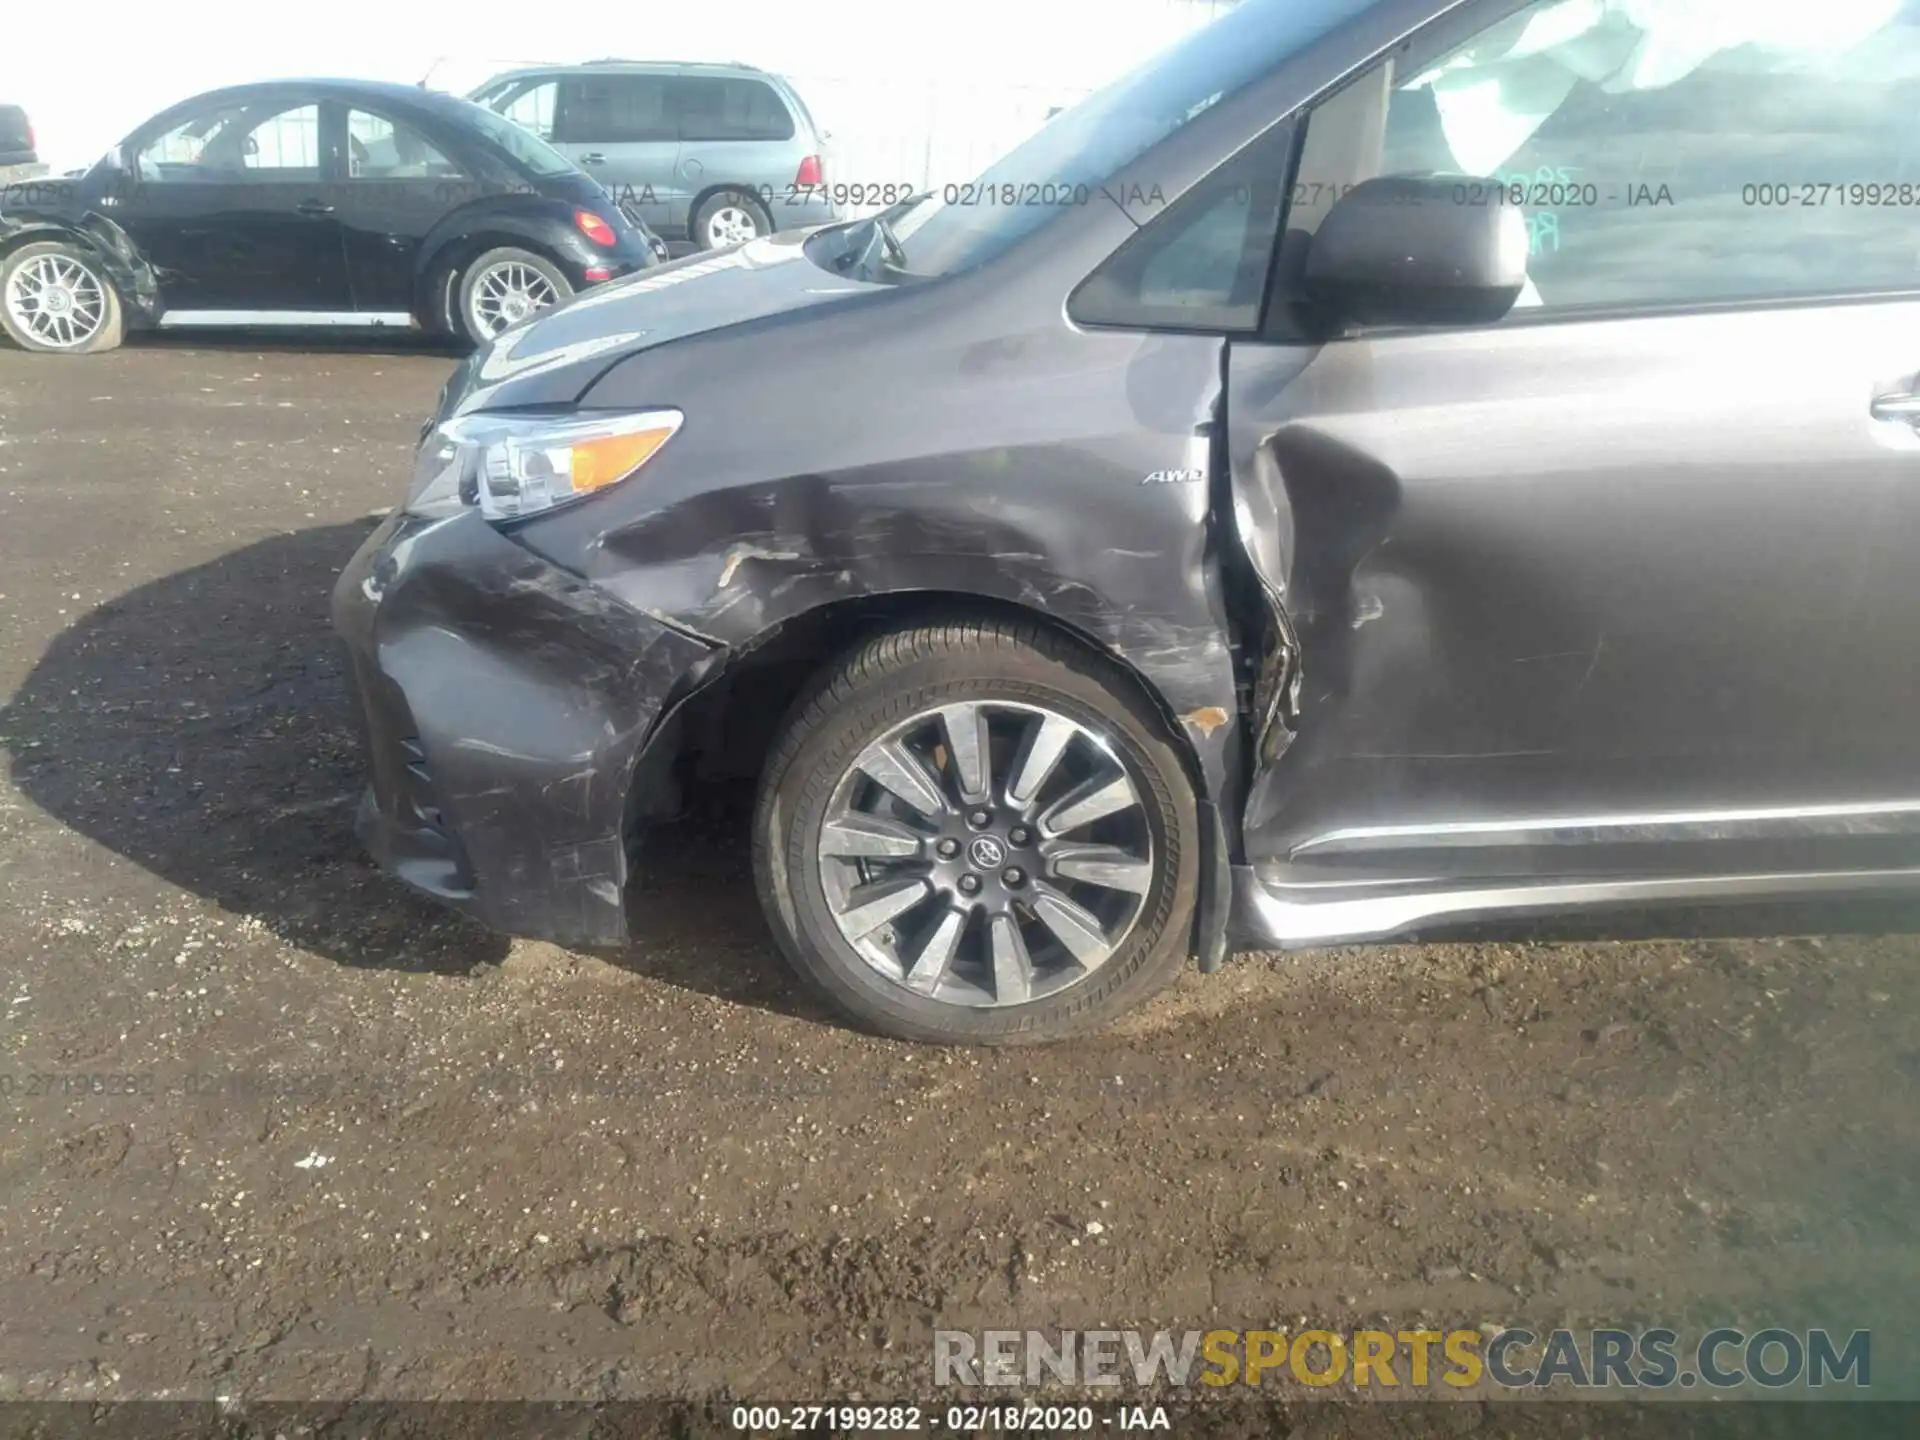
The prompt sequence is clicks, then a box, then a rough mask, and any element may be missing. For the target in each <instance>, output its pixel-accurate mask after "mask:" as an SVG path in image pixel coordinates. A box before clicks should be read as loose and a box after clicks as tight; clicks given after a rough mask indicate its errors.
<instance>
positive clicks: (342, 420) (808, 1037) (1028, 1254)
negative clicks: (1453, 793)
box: [0, 338, 1920, 1433]
mask: <svg viewBox="0 0 1920 1440" xmlns="http://www.w3.org/2000/svg"><path fill="white" fill-rule="evenodd" d="M450 364H451V361H450V359H449V358H448V357H447V356H446V355H444V354H437V353H433V352H431V351H425V350H420V349H408V348H406V347H404V346H396V347H392V348H389V349H385V350H380V349H369V348H365V347H359V348H356V347H353V346H349V345H342V346H338V347H335V348H331V349H316V348H314V347H312V346H308V345H305V344H296V343H290V342H289V343H277V342H273V341H270V340H262V339H260V338H253V339H248V340H244V341H235V342H232V343H225V344H208V343H205V342H201V343H199V344H196V345H191V346H182V345H178V344H165V343H159V342H148V343H144V344H132V345H129V346H128V347H127V348H125V349H123V350H121V351H119V352H117V353H114V354H110V355H105V356H99V357H91V358H85V359H78V360H67V361H59V360H46V359H41V358H38V357H29V356H25V355H21V354H18V353H13V352H0V620H3V621H4V625H0V697H5V699H6V708H5V709H4V710H0V757H3V758H4V760H5V780H4V783H3V784H0V917H4V922H5V923H4V925H0V986H4V991H3V992H0V1398H14V1399H18V1398H63V1399H81V1398H87V1399H105V1398H114V1397H144V1398H173V1399H207V1398H211V1397H214V1396H240V1397H248V1398H251V1399H259V1400H273V1399H277V1400H305V1399H311V1398H314V1397H327V1398H333V1399H342V1400H344V1399H349V1398H356V1397H358V1398H410V1399H447V1398H469V1399H507V1398H523V1397H543V1398H553V1399H581V1398H587V1399H616V1398H629V1397H660V1396H669V1397H681V1398H684V1399H687V1400H691V1401H704V1400H708V1399H710V1398H711V1397H714V1396H721V1395H740V1396H748V1397H759V1398H767V1399H788V1400H797V1399H815V1400H829V1399H832V1400H843V1399H846V1398H848V1397H850V1396H856V1395H857V1396H863V1397H865V1398H867V1399H870V1400H871V1399H878V1398H885V1397H888V1396H900V1395H913V1394H919V1393H922V1392H923V1391H924V1390H925V1388H926V1383H927V1377H928V1367H929V1358H930V1354H931V1338H930V1337H931V1331H932V1329H933V1327H934V1325H935V1323H936V1320H937V1321H938V1322H939V1323H940V1324H942V1325H943V1326H946V1327H951V1328H967V1329H975V1330H978V1329H984V1328H992V1327H1023V1326H1037V1327H1047V1328H1052V1327H1067V1328H1087V1327H1095V1326H1100V1325H1117V1326H1142V1327H1148V1328H1160V1327H1165V1328H1173V1329H1186V1328H1203V1329H1204V1328H1210V1327H1214V1326H1229V1327H1249V1328H1255V1327H1262V1326H1276V1325H1277V1326H1279V1327H1283V1328H1284V1327H1291V1326H1293V1325H1294V1324H1295V1323H1296V1321H1297V1320H1298V1319H1300V1318H1301V1317H1305V1318H1306V1319H1308V1320H1310V1321H1315V1322H1319V1323H1321V1324H1324V1325H1328V1326H1332V1327H1336V1328H1337V1327H1340V1326H1342V1325H1355V1324H1361V1323H1365V1322H1368V1321H1379V1320H1382V1319H1385V1321H1386V1323H1388V1324H1390V1325H1395V1326H1404V1325H1407V1324H1410V1323H1411V1322H1413V1321H1414V1320H1416V1319H1417V1318H1421V1317H1424V1318H1425V1319H1426V1320H1427V1321H1429V1322H1436V1323H1438V1324H1439V1325H1440V1326H1441V1327H1442V1328H1447V1327H1452V1326H1456V1325H1481V1324H1489V1325H1493V1324H1504V1323H1509V1322H1514V1323H1520V1322H1524V1323H1527V1324H1529V1325H1530V1326H1531V1327H1532V1328H1535V1329H1536V1330H1539V1329H1545V1328H1550V1327H1551V1326H1553V1325H1555V1324H1562V1323H1571V1324H1576V1325H1589V1324H1596V1323H1598V1324H1606V1323H1619V1324H1628V1325H1632V1324H1652V1323H1669V1324H1673V1325H1675V1326H1676V1327H1680V1328H1684V1327H1689V1326H1691V1327H1696V1328H1700V1329H1704V1328H1706V1327H1707V1326H1709V1325H1711V1324H1714V1323H1726V1324H1733V1325H1745V1326H1747V1327H1748V1328H1749V1329H1756V1328H1759V1327H1760V1326H1761V1325H1762V1324H1783V1325H1789V1326H1801V1325H1812V1324H1824V1325H1829V1326H1832V1327H1836V1328H1839V1329H1841V1330H1842V1331H1843V1332H1844V1331H1846V1330H1850V1329H1854V1328H1860V1327H1872V1328H1873V1329H1874V1330H1875V1342H1876V1343H1875V1353H1874V1364H1875V1370H1874V1381H1875V1390H1876V1392H1878V1393H1881V1394H1885V1393H1888V1392H1889V1391H1890V1390H1893V1389H1894V1388H1896V1387H1898V1386H1902V1385H1904V1386H1906V1387H1907V1388H1906V1390H1905V1392H1904V1393H1908V1394H1915V1393H1920V1387H1917V1386H1916V1385H1915V1383H1914V1377H1915V1375H1916V1372H1920V1365H1916V1363H1915V1355H1916V1351H1915V1349H1914V1346H1913V1342H1912V1340H1911V1337H1910V1335H1909V1333H1908V1332H1909V1331H1910V1329H1911V1328H1912V1326H1911V1322H1912V1321H1913V1319H1914V1310H1915V1306H1914V1303H1913V1299H1912V1297H1913V1296H1914V1295H1915V1294H1916V1281H1917V1280H1920V1249H1916V1246H1915V1214H1916V1199H1920V1186H1917V1185H1916V1181H1917V1180H1920V1165H1917V1164H1916V1155H1917V1154H1920V1150H1917V1148H1916V1147H1917V1143H1920V1123H1917V1122H1916V1118H1915V1107H1914V1105H1913V1101H1912V1097H1913V1095H1914V1090H1915V1079H1916V1076H1917V1075H1920V1033H1917V1031H1916V1025H1915V1021H1914V1017H1915V1015H1916V1011H1917V1007H1916V1003H1915V1002H1916V998H1917V997H1920V972H1917V971H1916V969H1915V966H1914V963H1913V962H1914V958H1915V951H1916V946H1915V942H1914V939H1913V938H1912V935H1911V933H1910V932H1911V931H1912V930H1914V929H1915V928H1916V926H1915V924H1914V921H1913V917H1912V916H1911V915H1905V916H1903V915H1900V914H1891V915H1874V914H1863V913H1862V912H1857V911H1856V912H1851V913H1847V914H1830V915H1821V916H1813V917H1810V916H1808V915H1807V914H1806V913H1805V912H1802V913H1801V914H1798V915H1794V916H1786V917H1771V916H1765V915H1759V914H1745V915H1740V916H1721V917H1714V919H1713V922H1712V925H1704V924H1695V923H1693V922H1691V921H1690V922H1688V923H1687V924H1685V925H1683V924H1681V922H1680V921H1679V920H1676V919H1675V918H1673V917H1666V918H1664V919H1660V920H1657V921H1649V922H1646V923H1645V924H1641V925H1639V926H1638V929H1637V938H1633V939H1629V940H1605V939H1601V938H1597V936H1595V935H1586V936H1582V935H1579V934H1571V935H1570V934H1568V933H1567V932H1565V931H1562V932H1559V933H1558V934H1556V935H1551V936H1550V935H1545V934H1542V933H1537V932H1536V933H1531V934H1529V933H1509V934H1505V935H1492V936H1486V935H1481V936H1478V937H1474V938H1472V939H1471V940H1463V939H1458V938H1456V939H1454V940H1451V941H1447V942H1445V943H1434V944H1424V945H1402V946H1393V947H1382V948H1378V949H1372V950H1345V951H1322V952H1315V953H1308V954H1301V955H1295V956H1287V957H1281V956H1246V957H1243V958H1241V959H1240V960H1239V961H1237V962H1236V963H1235V964H1233V965H1232V966H1231V967H1230V968H1229V969H1228V970H1227V971H1226V972H1225V973H1223V974H1221V975H1218V976H1213V977H1204V976H1200V975H1198V974H1193V975H1189V976H1188V977H1186V978H1185V979H1184V980H1183V981H1182V982H1181V983H1179V984H1178V985H1177V986H1175V987H1174V988H1173V989H1172V990H1171V991H1170V992H1169V993H1167V994H1166V995H1165V996H1163V997H1162V998H1161V999H1159V1000H1158V1001H1156V1002H1155V1003H1154V1004H1153V1005H1151V1006H1150V1007H1148V1008H1147V1009H1146V1010H1145V1011H1144V1012H1142V1013H1140V1014H1139V1015H1137V1016H1135V1017H1133V1018H1132V1019H1130V1020H1129V1021H1127V1022H1126V1023H1125V1024H1124V1025H1123V1026H1122V1027H1121V1028H1120V1029H1119V1030H1117V1031H1116V1032H1114V1033H1112V1034H1109V1035H1105V1036H1101V1037H1098V1038H1094V1039H1090V1040H1086V1041H1082V1042H1076V1043H1073V1044H1070V1045H1066V1046H1062V1047H1059V1048H1052V1049H1046V1050H1039V1051H1023V1052H1015V1053H1006V1054H980V1053H965V1052H946V1051H938V1050H930V1049H915V1048H911V1047H907V1046H902V1045H896V1044H892V1043H888V1042H884V1041H879V1040H875V1039H872V1038H868V1037H865V1036H861V1035H858V1034H854V1033H851V1032H850V1031H848V1030H847V1029H845V1028H843V1027H841V1026H840V1025H838V1024H837V1023H835V1022H834V1021H833V1020H832V1018H831V1017H829V1016H827V1015H825V1014H823V1013H822V1012H821V1010H820V1009H819V1008H818V1007H817V1006H816V1005H815V1004H814V1003H813V1002H812V1001H811V1000H810V999H808V998H807V997H806V996H805V995H804V994H803V993H802V992H801V991H799V990H798V989H797V988H796V986H795V985H794V984H793V983H792V982H791V981H790V980H789V979H788V977H787V975H786V974H785V972H784V971H783V969H782V967H781V964H780V962H779V960H778V958H777V957H776V956H775V954H774V953H773V950H772V947H771V944H770V942H769V939H768V937H767V935H766V932H765V930H764V928H763V926H762V923H761V921H760V918H759V914H758V911H757V908H756V906H755V903H754V900H753V895H752V889H751V884H750V880H749V877H748V875H747V870H746V865H745V862H744V847H743V844H742V838H741V831H740V827H739V822H738V819H737V816H736V815H735V814H734V812H732V811H731V810H729V809H726V808H724V807H716V808H715V809H714V810H713V812H712V813H711V814H707V815H703V816H701V817H698V818H696V819H695V820H692V821H689V822H687V824H686V825H685V827H684V828H685V833H684V834H682V835H679V836H675V837H671V843H669V844H667V845H665V846H663V847H662V854H663V855H665V856H666V857H667V858H665V859H663V860H662V861H660V862H658V864H657V865H655V866H654V868H652V869H650V870H649V871H648V872H647V873H646V874H644V875H643V876H642V877H641V879H640V881H639V883H638V886H637V890H638V892H639V893H638V894H637V896H636V900H635V903H636V905H637V906H638V907H639V909H640V911H641V912H642V914H643V916H644V920H643V925H642V929H643V935H642V937H641V939H640V941H639V943H637V944H636V945H635V946H634V947H633V948H632V949H631V951H630V953H628V954H625V955H624V956H621V957H619V958H617V959H615V960H606V959H600V958H589V957H585V956H580V955H575V954H570V953H568V952H566V951H563V950H559V949H555V948H553V947H551V946H547V945H541V944H529V943H511V944H510V943H508V942H507V941H504V940H502V939H499V938H497V937H494V936H491V935H489V934H486V933H483V932H481V931H479V930H477V929H475V928H473V927H471V926H470V925H468V924H467V923H466V922H464V921H461V920H459V919H457V918H454V917H452V916H449V915H446V914H443V913H441V912H440V911H438V910H436V909H435V908H434V907H432V906H431V905H429V904H427V903H426V902H423V901H420V900H417V899H415V898H413V897H411V896H410V895H409V894H407V893H406V892H404V891H403V890H401V889H400V888H399V887H398V886H396V885H395V884H393V883H392V882H390V881H388V880H386V879H385V878H384V877H383V876H382V875H380V874H379V872H378V871H376V870H375V869H373V868H372V867H371V866H370V864H369V863H368V862H366V861H365V860H364V859H363V858H362V857H361V856H360V855H359V853H358V852H357V851H356V849H355V846H354V844H353V841H352V838H351V836H350V834H349V833H348V829H347V821H348V818H349V813H350V801H351V798H352V797H353V795H354V794H355V792H356V790H357V788H358V786H359V784H360V772H359V764H358V758H357V755H356V752H355V742H354V738H353V730H352V726H351V721H350V717H349V715H348V714H347V713H346V710H345V707H344V698H343V690H342V676H341V665H340V662H339V658H338V656H337V655H336V654H335V652H334V650H333V648H332V645H331V641H330V636H329V634H328V631H327V624H326V607H327V595H328V590H329V587H330V585H331V583H332V580H333V577H334V575H335V574H336V572H337V571H338V569H339V567H340V566H341V565H342V563H343V562H344V561H345V560H346V558H347V556H348V555H349V554H350V553H351V552H352V550H353V548H354V547H355V545H356V544H357V543H358V542H359V539H360V537H361V536H362V535H364V534H365V533H366V531H367V530H368V529H369V528H370V526H371V525H372V523H373V522H372V520H371V519H369V518H368V517H369V515H370V514H373V513H377V512H378V511H379V510H381V509H382V508H384V507H385V506H388V505H390V504H392V503H393V502H394V501H395V499H396V498H397V491H398V489H399V487H400V485H401V483H402V480H403V477H404V474H405V470H406V461H407V453H408V448H409V445H410V443H411V440H412V437H413V434H414V432H415V429H416V427H417V425H418V423H419V420H420V418H421V416H422V414H423V413H424V412H425V411H426V410H427V408H428V407H429V405H430V403H431V401H432V399H433V397H434V394H435V392H436V390H437V389H438V387H439V385H440V383H441V381H442V379H443V378H444V377H445V374H446V372H447V370H448V369H449V367H450ZM1716 927H1717V928H1718V930H1719V931H1720V932H1721V933H1714V931H1715V928H1716ZM1810 928H1822V929H1826V930H1828V931H1829V933H1827V934H1826V935H1825V936H1824V937H1820V938H1816V937H1814V936H1811V935H1806V934H1804V932H1805V931H1807V930H1808V929H1810ZM1770 930H1779V931H1781V932H1782V933H1780V934H1769V933H1766V932H1768V931H1770ZM1843 930H1852V931H1854V932H1856V933H1852V934H1847V933H1834V932H1836V931H1843ZM1728 931H1737V932H1739V933H1726V932H1728ZM1790 932H1791V933H1790ZM1676 937H1677V938H1676ZM1467 1408H1474V1409H1477V1408H1478V1407H1467ZM1509 1408H1511V1407H1509ZM1539 1408H1554V1407H1539ZM1289 1413H1295V1412H1289ZM1275 1423H1277V1422H1275ZM1288 1423H1294V1422H1291V1421H1290V1422H1288ZM1540 1423H1541V1424H1542V1425H1544V1424H1545V1423H1546V1422H1544V1421H1542V1422H1540ZM1302 1433H1307V1432H1306V1431H1304V1430H1303V1431H1302ZM1542 1433H1544V1431H1543V1432H1542ZM1555 1433H1559V1432H1557V1431H1556V1432H1555Z"/></svg>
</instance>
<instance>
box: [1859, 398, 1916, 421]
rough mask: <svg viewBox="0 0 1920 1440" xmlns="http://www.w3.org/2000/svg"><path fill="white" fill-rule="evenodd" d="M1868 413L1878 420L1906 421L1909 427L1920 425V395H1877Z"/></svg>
mask: <svg viewBox="0 0 1920 1440" xmlns="http://www.w3.org/2000/svg"><path fill="white" fill-rule="evenodd" d="M1867 413H1868V414H1870V415H1872V416H1873V418H1874V419H1876V420H1904V421H1906V422H1907V423H1908V424H1909V425H1920V395H1913V394H1908V395H1876V396H1874V397H1873V403H1872V404H1871V405H1869V406H1868V407H1867Z"/></svg>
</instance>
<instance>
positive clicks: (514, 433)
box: [406, 410, 685, 520]
mask: <svg viewBox="0 0 1920 1440" xmlns="http://www.w3.org/2000/svg"><path fill="white" fill-rule="evenodd" d="M684 418H685V417H684V416H683V415H682V414H681V412H680V411H678V410H644V411H640V412H638V413H635V414H615V415H607V414H602V415H594V416H590V417H589V416H581V415H578V414H574V415H488V414H477V415H464V416H460V417H458V418H456V419H453V420H449V421H448V422H447V423H445V424H444V425H441V426H438V427H437V428H436V429H435V430H434V431H433V432H432V433H431V434H429V435H428V436H427V439H426V443H425V444H423V445H422V446H421V447H420V456H419V462H418V465H417V468H416V469H415V471H414V477H413V486H412V490H411V493H409V495H408V496H407V504H406V508H407V511H408V512H409V513H410V514H414V515H421V516H426V517H429V518H434V519H440V518H445V517H447V516H450V515H458V514H460V513H462V512H463V511H467V510H473V509H478V510H479V511H480V513H481V514H482V515H483V516H485V517H486V518H487V519H489V520H516V519H519V518H520V517H522V516H526V515H538V514H540V513H542V512H543V511H547V510H551V509H553V508H554V507H556V506H559V505H566V504H570V503H572V502H573V501H576V500H583V499H585V498H586V497H587V496H589V495H595V494H598V493H599V492H600V491H602V490H605V489H608V488H609V487H611V486H614V485H618V484H619V483H620V482H621V481H623V480H627V479H630V478H631V477H632V476H634V475H635V474H637V473H639V471H640V470H641V468H642V467H643V466H645V465H646V463H647V462H648V461H649V460H651V459H652V458H653V457H654V456H655V455H657V454H659V452H660V449H661V447H662V446H664V445H665V444H666V443H667V442H668V441H669V440H671V439H672V438H673V437H674V435H675V434H676V433H677V432H678V431H679V429H680V424H681V421H682V420H683V419H684Z"/></svg>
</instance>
